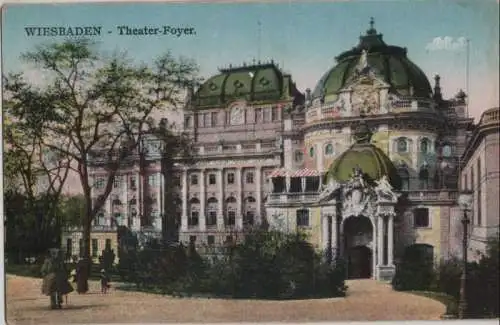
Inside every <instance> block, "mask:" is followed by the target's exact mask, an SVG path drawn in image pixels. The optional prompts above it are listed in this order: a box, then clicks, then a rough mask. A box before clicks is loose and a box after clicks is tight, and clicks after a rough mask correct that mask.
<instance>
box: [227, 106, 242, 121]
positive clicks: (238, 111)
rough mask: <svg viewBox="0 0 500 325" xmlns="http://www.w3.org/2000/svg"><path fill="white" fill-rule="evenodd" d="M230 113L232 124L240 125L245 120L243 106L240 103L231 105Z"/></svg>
mask: <svg viewBox="0 0 500 325" xmlns="http://www.w3.org/2000/svg"><path fill="white" fill-rule="evenodd" d="M230 114H231V115H230V116H231V124H232V125H240V124H243V123H244V122H245V107H244V106H243V105H242V104H238V105H235V106H233V108H231V113H230Z"/></svg>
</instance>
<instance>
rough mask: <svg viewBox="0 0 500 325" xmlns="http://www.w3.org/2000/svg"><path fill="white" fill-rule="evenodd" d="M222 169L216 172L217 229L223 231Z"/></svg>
mask: <svg viewBox="0 0 500 325" xmlns="http://www.w3.org/2000/svg"><path fill="white" fill-rule="evenodd" d="M223 174H224V169H219V170H218V171H217V187H218V191H217V201H218V205H217V229H218V230H222V229H224V177H223Z"/></svg>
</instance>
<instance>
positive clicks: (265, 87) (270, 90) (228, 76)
mask: <svg viewBox="0 0 500 325" xmlns="http://www.w3.org/2000/svg"><path fill="white" fill-rule="evenodd" d="M219 71H220V73H219V74H217V75H215V76H213V77H211V78H209V79H208V80H207V81H205V82H204V83H203V84H202V85H201V86H200V88H199V89H198V91H197V92H196V94H195V96H194V102H195V104H196V106H198V107H200V106H214V105H223V104H225V103H228V102H231V101H234V100H238V99H245V100H248V101H275V100H280V99H290V98H294V97H295V96H301V95H302V94H300V92H299V91H298V90H297V88H296V86H295V84H294V83H293V82H292V80H291V77H290V75H286V74H283V73H282V72H281V71H280V70H279V68H278V67H277V66H276V65H275V64H274V62H272V61H271V63H265V64H260V63H259V64H256V65H248V66H247V65H244V66H242V67H231V66H230V67H229V68H228V69H220V70H219Z"/></svg>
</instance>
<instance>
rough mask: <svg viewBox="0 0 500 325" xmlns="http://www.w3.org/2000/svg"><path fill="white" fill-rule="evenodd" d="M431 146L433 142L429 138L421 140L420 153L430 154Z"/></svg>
mask: <svg viewBox="0 0 500 325" xmlns="http://www.w3.org/2000/svg"><path fill="white" fill-rule="evenodd" d="M430 144H431V142H430V141H429V139H427V138H423V139H422V140H420V152H422V153H424V154H425V153H428V152H429V150H430Z"/></svg>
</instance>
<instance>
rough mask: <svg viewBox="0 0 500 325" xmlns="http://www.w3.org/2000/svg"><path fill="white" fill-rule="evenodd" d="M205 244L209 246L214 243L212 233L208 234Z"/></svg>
mask: <svg viewBox="0 0 500 325" xmlns="http://www.w3.org/2000/svg"><path fill="white" fill-rule="evenodd" d="M207 244H208V245H209V246H212V245H214V244H215V236H214V235H208V236H207Z"/></svg>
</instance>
